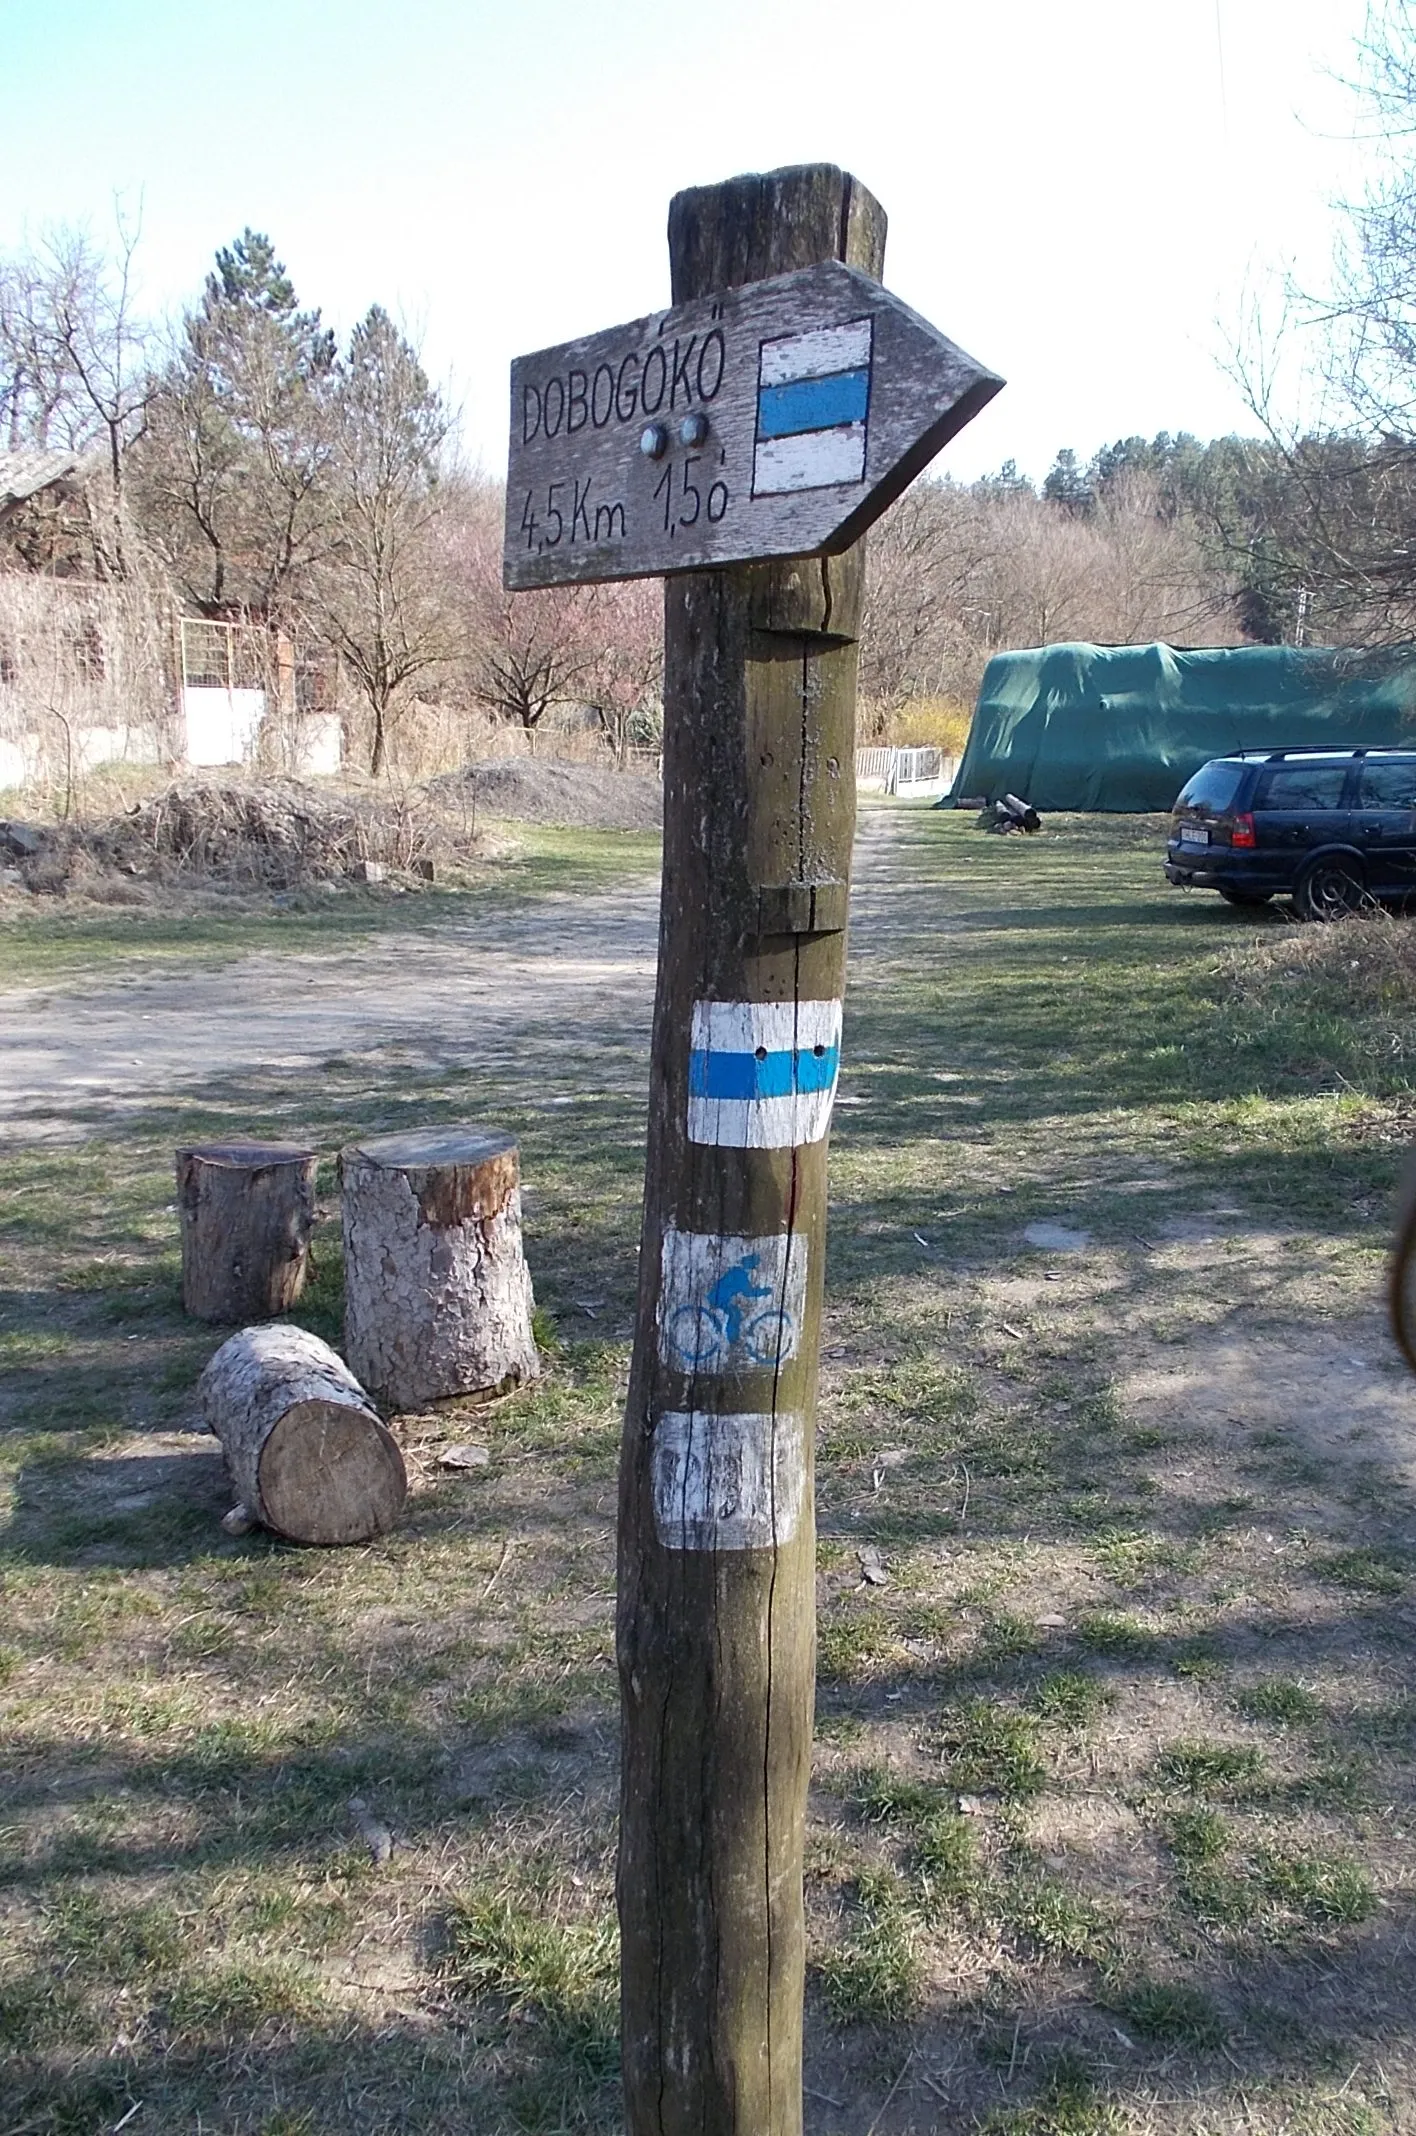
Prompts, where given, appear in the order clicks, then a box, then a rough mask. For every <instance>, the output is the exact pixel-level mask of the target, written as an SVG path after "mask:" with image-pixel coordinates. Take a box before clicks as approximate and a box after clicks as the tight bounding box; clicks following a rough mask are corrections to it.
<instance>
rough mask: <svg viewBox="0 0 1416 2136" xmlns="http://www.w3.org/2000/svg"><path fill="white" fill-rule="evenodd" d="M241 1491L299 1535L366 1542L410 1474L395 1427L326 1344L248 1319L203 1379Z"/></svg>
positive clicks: (276, 1524) (387, 1517) (269, 1519)
mask: <svg viewBox="0 0 1416 2136" xmlns="http://www.w3.org/2000/svg"><path fill="white" fill-rule="evenodd" d="M197 1393H198V1396H199V1398H200V1401H201V1405H202V1414H203V1416H204V1417H205V1418H206V1421H207V1423H208V1424H209V1425H210V1426H211V1429H212V1430H213V1431H214V1432H215V1434H216V1436H217V1438H218V1439H219V1440H220V1441H221V1450H222V1452H223V1453H224V1454H225V1456H226V1466H227V1469H228V1470H229V1472H230V1476H231V1481H232V1484H233V1485H234V1487H235V1490H236V1496H237V1498H238V1499H239V1500H240V1502H241V1504H242V1505H243V1506H244V1507H245V1509H246V1511H247V1512H248V1513H249V1514H250V1515H251V1517H252V1518H253V1519H255V1520H258V1521H260V1522H261V1524H262V1525H263V1526H264V1527H267V1528H271V1529H273V1530H274V1531H275V1533H276V1534H277V1535H284V1536H287V1537H288V1538H289V1540H290V1541H291V1542H292V1543H364V1542H367V1541H368V1540H369V1538H370V1537H371V1536H374V1535H382V1534H383V1533H384V1531H385V1530H386V1529H388V1528H391V1527H392V1526H393V1524H394V1522H395V1521H396V1520H397V1518H398V1516H399V1514H400V1513H401V1512H402V1510H403V1501H404V1499H405V1498H406V1497H407V1495H408V1478H407V1475H406V1474H405V1472H404V1467H403V1456H402V1454H401V1453H400V1452H399V1450H398V1445H397V1442H396V1440H395V1439H394V1437H393V1435H392V1433H391V1432H390V1431H389V1430H388V1429H387V1428H386V1426H385V1425H384V1424H383V1423H381V1422H380V1420H379V1418H378V1416H377V1415H376V1414H375V1412H374V1409H373V1407H372V1405H371V1404H370V1401H369V1398H368V1396H367V1395H366V1394H365V1392H364V1390H363V1388H362V1387H361V1386H360V1385H359V1382H358V1381H357V1380H356V1379H355V1377H354V1375H353V1373H352V1372H351V1371H350V1370H349V1367H348V1366H347V1365H346V1364H345V1363H344V1360H343V1359H342V1358H340V1357H338V1356H336V1354H335V1352H334V1351H333V1350H331V1348H330V1347H329V1344H328V1343H324V1342H321V1341H320V1339H319V1337H318V1335H311V1334H309V1333H308V1332H307V1331H306V1330H305V1329H304V1328H292V1327H270V1328H243V1329H242V1330H241V1332H240V1334H239V1335H233V1336H232V1337H231V1339H230V1341H229V1342H224V1343H223V1344H222V1346H221V1348H220V1349H219V1350H218V1351H217V1353H216V1355H215V1357H213V1358H212V1360H211V1362H210V1364H209V1365H208V1366H207V1368H206V1370H205V1372H203V1374H202V1376H201V1379H200V1380H199V1381H198V1383H197Z"/></svg>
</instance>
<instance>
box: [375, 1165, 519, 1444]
mask: <svg viewBox="0 0 1416 2136" xmlns="http://www.w3.org/2000/svg"><path fill="white" fill-rule="evenodd" d="M339 1164H340V1177H341V1181H342V1185H343V1205H344V1348H345V1353H346V1355H347V1356H348V1359H349V1362H350V1365H351V1367H352V1368H353V1370H354V1371H355V1372H357V1373H358V1375H359V1378H360V1379H361V1380H362V1381H363V1383H364V1385H365V1386H366V1387H367V1388H368V1389H369V1391H370V1392H371V1393H372V1394H373V1395H374V1396H375V1397H376V1398H377V1400H378V1401H379V1402H380V1403H382V1404H384V1405H386V1406H387V1407H388V1408H390V1409H394V1410H408V1409H418V1408H421V1407H422V1406H423V1405H424V1404H425V1403H427V1402H437V1401H443V1400H446V1399H447V1398H448V1397H449V1396H452V1395H459V1394H487V1393H493V1392H495V1391H496V1390H497V1389H499V1388H502V1387H506V1386H512V1385H515V1384H516V1383H517V1382H518V1381H520V1380H526V1379H534V1378H535V1377H536V1375H537V1373H538V1371H539V1369H540V1366H539V1362H538V1359H537V1356H536V1344H535V1340H534V1338H533V1336H532V1333H531V1311H532V1306H533V1303H534V1301H533V1299H532V1295H531V1277H530V1274H529V1272H528V1270H527V1267H526V1258H525V1255H524V1253H523V1252H522V1246H521V1188H520V1164H519V1158H518V1153H517V1147H516V1143H515V1142H514V1140H513V1139H512V1137H511V1136H510V1135H501V1134H496V1133H494V1132H491V1131H488V1130H486V1129H483V1128H476V1127H449V1128H434V1129H430V1130H428V1131H427V1132H425V1133H417V1134H407V1135H380V1136H378V1137H376V1138H375V1139H374V1140H373V1141H370V1142H360V1143H355V1144H352V1145H351V1146H350V1147H349V1148H348V1149H346V1150H345V1151H344V1152H343V1154H342V1155H341V1157H340V1160H339Z"/></svg>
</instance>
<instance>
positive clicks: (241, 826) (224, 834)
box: [19, 779, 473, 898]
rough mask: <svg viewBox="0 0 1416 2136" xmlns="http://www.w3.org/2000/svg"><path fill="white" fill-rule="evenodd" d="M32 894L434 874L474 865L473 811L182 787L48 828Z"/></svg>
mask: <svg viewBox="0 0 1416 2136" xmlns="http://www.w3.org/2000/svg"><path fill="white" fill-rule="evenodd" d="M39 835H40V842H39V845H38V849H37V850H36V851H35V852H33V853H32V854H31V855H29V856H27V857H26V858H24V859H23V860H22V861H21V863H20V870H19V872H20V874H21V876H22V877H23V880H24V883H25V887H26V888H27V889H30V890H35V891H39V892H46V891H47V892H49V893H51V894H59V895H63V894H65V893H66V892H69V891H74V890H77V891H80V892H86V893H87V894H89V895H90V896H97V897H100V898H101V897H103V896H104V895H105V886H115V885H118V884H121V883H123V882H125V881H126V882H127V883H129V884H134V883H140V882H155V883H163V882H169V883H170V882H176V881H189V882H190V881H199V882H205V883H209V884H213V885H217V886H220V887H223V888H232V889H236V888H251V889H265V890H292V889H296V888H298V887H299V886H300V885H301V884H303V883H316V882H329V881H333V880H336V879H338V878H340V877H354V878H356V879H358V878H360V877H365V878H366V879H373V877H372V871H376V870H379V869H383V870H386V871H398V872H402V873H407V874H412V875H419V876H425V877H427V876H431V874H432V873H433V871H434V867H435V864H437V863H443V864H446V863H448V862H453V863H456V862H460V861H467V860H470V859H471V858H472V857H473V835H472V824H471V816H470V812H469V811H467V810H466V809H464V808H459V807H458V806H457V805H456V800H455V797H452V796H444V797H434V796H431V795H430V794H429V793H428V792H427V791H426V790H424V789H421V788H416V787H415V788H411V789H409V790H408V791H406V792H403V793H397V794H384V793H379V794H348V793H332V792H330V791H328V790H327V789H323V788H320V787H315V786H307V785H305V784H304V783H303V782H302V781H300V780H298V779H259V780H255V779H253V780H236V779H221V780H216V779H211V780H206V779H201V780H182V781H179V782H177V783H176V784H175V785H172V786H169V787H167V788H166V789H165V790H164V791H163V792H161V793H158V794H153V795H151V796H150V797H149V798H147V799H145V800H143V801H140V802H139V803H138V805H137V806H136V807H135V808H133V809H131V810H129V811H128V812H127V813H126V814H124V815H121V816H114V817H110V818H109V819H108V820H107V821H105V822H100V823H59V824H54V825H50V826H46V827H45V828H44V829H43V830H42V832H41V833H40V834H39Z"/></svg>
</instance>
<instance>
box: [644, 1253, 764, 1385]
mask: <svg viewBox="0 0 1416 2136" xmlns="http://www.w3.org/2000/svg"><path fill="white" fill-rule="evenodd" d="M759 1259H760V1256H759V1255H757V1254H755V1253H754V1254H749V1255H748V1256H747V1257H746V1258H745V1259H744V1260H741V1261H735V1262H733V1263H732V1264H731V1266H729V1267H727V1268H725V1269H724V1270H723V1272H722V1274H721V1275H720V1276H719V1277H718V1279H717V1281H716V1282H715V1283H714V1284H713V1285H712V1286H711V1288H710V1289H709V1291H708V1293H707V1296H706V1297H705V1298H704V1301H703V1303H702V1305H680V1306H676V1307H675V1309H674V1310H673V1312H671V1313H670V1315H669V1317H668V1320H667V1322H666V1323H665V1327H664V1352H665V1356H666V1358H667V1361H668V1362H669V1363H670V1364H673V1365H677V1366H678V1368H679V1370H680V1371H681V1372H728V1371H731V1370H733V1369H734V1367H736V1368H737V1369H738V1370H748V1371H751V1370H753V1369H754V1368H761V1367H762V1366H764V1365H775V1364H776V1362H777V1360H778V1358H779V1357H789V1356H790V1355H791V1353H792V1350H793V1349H794V1347H795V1342H796V1322H795V1319H794V1318H793V1316H792V1314H791V1313H790V1312H789V1311H788V1309H787V1306H786V1304H785V1302H783V1303H781V1304H780V1305H779V1304H778V1303H777V1298H776V1291H775V1288H774V1286H773V1285H772V1284H770V1283H757V1282H754V1281H753V1278H754V1276H755V1275H756V1274H757V1272H758V1262H759ZM761 1299H766V1300H767V1301H768V1302H767V1303H766V1304H765V1305H761V1304H759V1302H758V1301H759V1300H761Z"/></svg>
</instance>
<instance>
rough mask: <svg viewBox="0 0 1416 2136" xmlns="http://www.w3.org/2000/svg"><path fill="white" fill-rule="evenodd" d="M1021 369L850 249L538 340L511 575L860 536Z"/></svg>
mask: <svg viewBox="0 0 1416 2136" xmlns="http://www.w3.org/2000/svg"><path fill="white" fill-rule="evenodd" d="M1002 384H1003V381H1002V379H1001V378H998V377H996V376H995V375H994V373H993V372H991V371H987V370H985V369H984V367H983V365H982V364H980V363H976V362H975V361H974V359H973V357H972V356H967V355H965V353H964V351H963V350H962V349H961V348H957V347H956V346H955V344H954V343H953V342H952V341H948V340H946V339H945V337H944V336H943V334H940V333H936V331H935V329H934V328H933V327H932V326H930V325H929V324H928V323H927V322H926V321H925V320H923V319H921V318H920V317H919V315H918V313H917V312H912V311H911V310H910V309H909V307H908V305H905V304H902V303H901V302H900V301H899V299H898V297H893V296H891V295H890V293H889V291H888V290H886V289H883V288H882V287H881V285H880V284H879V283H878V282H876V281H873V280H872V279H871V277H870V276H869V275H866V274H862V273H860V271H859V270H858V269H856V268H854V267H845V266H842V265H841V264H840V263H839V262H838V261H829V262H827V263H826V264H824V265H822V266H819V267H808V268H806V269H804V270H803V271H802V272H801V273H799V274H784V275H778V276H776V277H775V278H774V279H773V280H772V281H769V282H749V283H746V284H744V285H743V286H741V287H739V288H736V289H726V290H724V291H723V292H722V293H721V294H720V295H719V296H717V297H714V298H705V299H702V300H701V301H699V302H697V303H692V304H681V305H678V306H677V307H676V308H675V309H674V310H672V311H667V312H656V313H652V314H651V315H650V316H649V317H648V318H647V319H636V320H635V321H634V322H633V323H632V324H631V325H629V326H617V327H611V328H610V329H609V330H608V331H607V332H605V333H602V334H591V335H589V336H587V338H586V339H584V340H583V341H569V342H566V343H565V344H564V346H562V347H561V348H556V349H545V350H543V351H542V352H541V353H540V354H539V355H535V356H520V357H518V358H517V359H516V361H515V362H514V363H513V365H512V367H511V455H510V461H509V466H508V472H507V485H506V546H505V554H504V563H503V575H504V577H505V580H506V584H507V585H508V586H509V587H512V588H515V589H522V588H526V587H532V586H564V585H573V584H577V583H580V582H582V581H585V580H589V579H624V578H653V577H658V576H659V575H660V574H662V573H666V572H671V571H701V570H704V569H708V568H711V567H713V566H715V565H721V564H738V563H746V562H749V561H750V560H752V559H753V558H755V557H768V556H810V555H818V554H829V553H834V552H835V551H838V550H841V549H846V548H849V546H850V544H851V543H852V542H853V541H855V540H856V539H857V538H858V537H859V536H860V535H861V534H863V533H864V531H865V529H866V528H867V527H868V526H869V525H870V523H871V521H872V520H874V519H877V518H878V517H879V516H880V514H881V513H882V512H883V511H884V510H885V508H886V506H887V505H889V504H892V503H893V502H894V500H895V498H896V497H898V496H899V494H900V492H901V490H902V489H904V488H905V486H906V484H907V483H909V482H911V481H913V479H914V477H915V476H916V475H917V474H918V473H919V471H920V469H921V468H922V467H924V466H926V465H927V464H928V462H929V461H930V460H932V459H933V457H934V455H935V453H937V452H938V451H939V449H940V447H941V446H942V445H944V444H946V443H947V442H948V440H949V439H950V438H951V437H953V435H954V433H955V431H957V430H961V429H962V428H963V426H964V424H965V423H967V422H968V421H969V420H970V418H971V417H972V416H974V415H976V414H977V413H978V411H979V409H980V408H982V407H983V406H984V404H985V403H986V402H988V401H990V400H991V399H992V398H993V396H994V394H995V393H996V392H997V391H998V390H999V388H1000V386H1001V385H1002Z"/></svg>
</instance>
